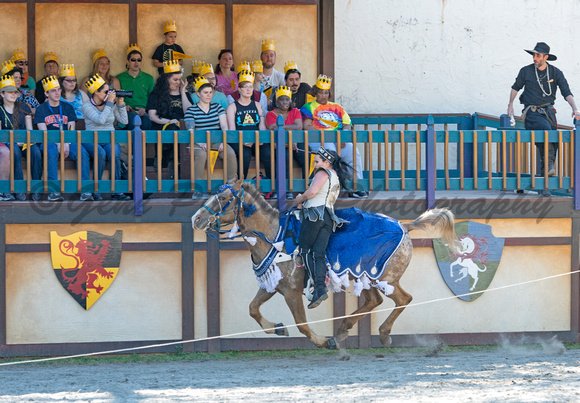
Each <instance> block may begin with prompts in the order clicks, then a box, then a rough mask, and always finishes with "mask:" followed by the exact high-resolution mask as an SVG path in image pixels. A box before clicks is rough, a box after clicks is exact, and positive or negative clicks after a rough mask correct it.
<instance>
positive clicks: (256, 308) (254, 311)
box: [250, 288, 288, 336]
mask: <svg viewBox="0 0 580 403" xmlns="http://www.w3.org/2000/svg"><path fill="white" fill-rule="evenodd" d="M274 294H276V293H275V292H267V291H266V290H263V289H261V288H259V289H258V293H257V294H256V296H255V297H254V299H253V300H252V302H250V316H251V317H252V318H254V320H255V321H256V322H258V324H259V325H260V327H262V329H264V331H265V332H266V333H268V334H273V333H275V334H277V335H278V336H288V329H286V328H283V329H276V330H274V327H276V326H283V325H282V324H281V323H278V324H275V323H272V322H270V321H269V320H267V319H266V318H264V317H263V316H262V314H261V313H260V307H261V306H262V304H263V303H264V302H266V301H268V300H269V299H270V298H272V297H273V296H274Z"/></svg>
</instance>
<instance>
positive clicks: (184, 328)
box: [181, 223, 195, 353]
mask: <svg viewBox="0 0 580 403" xmlns="http://www.w3.org/2000/svg"><path fill="white" fill-rule="evenodd" d="M181 247H182V248H181V337H182V339H183V340H192V339H193V338H194V337H195V329H194V323H195V321H194V315H195V309H194V307H193V306H194V288H195V287H194V286H193V276H194V274H193V270H194V267H193V228H191V224H190V223H181ZM194 351H195V345H194V343H186V344H184V345H183V352H184V353H186V352H187V353H191V352H194Z"/></svg>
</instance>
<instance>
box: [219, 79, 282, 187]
mask: <svg viewBox="0 0 580 403" xmlns="http://www.w3.org/2000/svg"><path fill="white" fill-rule="evenodd" d="M238 88H239V93H240V99H239V100H237V101H234V102H233V103H231V104H230V105H229V106H228V109H227V110H226V114H227V120H228V127H229V128H230V130H234V128H235V130H252V131H255V130H266V123H265V119H264V118H263V116H264V115H265V111H264V110H263V108H262V105H261V104H260V102H256V101H255V100H254V99H253V98H252V94H253V92H254V73H252V72H251V71H242V72H240V78H239V87H238ZM259 147H260V161H261V163H262V166H263V167H264V171H265V172H266V177H268V178H271V177H272V176H271V167H270V164H271V155H270V144H260V145H259ZM232 148H233V149H234V152H235V153H236V159H237V161H239V160H240V155H239V152H240V151H239V145H238V144H237V143H233V144H232ZM255 149H256V144H252V143H244V145H243V147H242V150H243V171H242V172H238V176H239V177H240V178H247V177H248V171H249V169H250V160H251V159H252V155H253V154H255ZM238 165H239V164H238Z"/></svg>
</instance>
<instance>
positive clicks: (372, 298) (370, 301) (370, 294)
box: [336, 287, 383, 343]
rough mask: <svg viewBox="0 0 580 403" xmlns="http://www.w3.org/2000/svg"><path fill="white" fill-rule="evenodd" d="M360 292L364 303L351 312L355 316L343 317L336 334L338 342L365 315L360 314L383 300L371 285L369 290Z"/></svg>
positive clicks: (344, 337)
mask: <svg viewBox="0 0 580 403" xmlns="http://www.w3.org/2000/svg"><path fill="white" fill-rule="evenodd" d="M362 294H363V296H364V298H365V302H364V304H363V305H362V306H361V307H359V308H358V309H357V310H356V311H354V312H353V313H351V315H355V316H349V317H348V318H345V319H344V320H343V321H342V323H341V324H340V327H339V328H338V332H337V334H336V341H337V342H339V343H342V342H343V341H344V340H346V338H347V337H348V331H349V330H350V329H352V327H353V326H354V325H355V324H356V323H357V322H358V321H359V320H360V319H361V318H362V317H364V316H365V315H362V314H365V313H367V312H370V311H372V310H373V309H375V308H376V307H377V306H379V305H380V304H381V302H383V297H382V296H381V294H380V293H379V291H378V290H377V289H376V288H372V287H371V289H369V290H363V291H362Z"/></svg>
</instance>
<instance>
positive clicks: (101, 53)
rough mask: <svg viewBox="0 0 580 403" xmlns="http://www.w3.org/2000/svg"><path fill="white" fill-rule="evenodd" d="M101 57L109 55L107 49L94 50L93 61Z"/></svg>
mask: <svg viewBox="0 0 580 403" xmlns="http://www.w3.org/2000/svg"><path fill="white" fill-rule="evenodd" d="M101 57H107V52H105V49H103V48H99V49H95V50H93V63H94V62H96V61H97V60H98V59H100V58H101Z"/></svg>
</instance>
